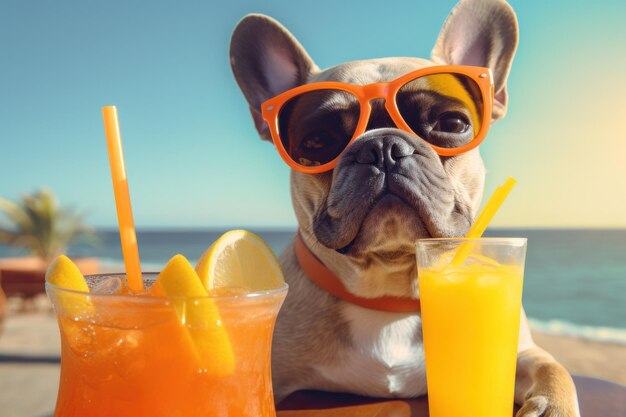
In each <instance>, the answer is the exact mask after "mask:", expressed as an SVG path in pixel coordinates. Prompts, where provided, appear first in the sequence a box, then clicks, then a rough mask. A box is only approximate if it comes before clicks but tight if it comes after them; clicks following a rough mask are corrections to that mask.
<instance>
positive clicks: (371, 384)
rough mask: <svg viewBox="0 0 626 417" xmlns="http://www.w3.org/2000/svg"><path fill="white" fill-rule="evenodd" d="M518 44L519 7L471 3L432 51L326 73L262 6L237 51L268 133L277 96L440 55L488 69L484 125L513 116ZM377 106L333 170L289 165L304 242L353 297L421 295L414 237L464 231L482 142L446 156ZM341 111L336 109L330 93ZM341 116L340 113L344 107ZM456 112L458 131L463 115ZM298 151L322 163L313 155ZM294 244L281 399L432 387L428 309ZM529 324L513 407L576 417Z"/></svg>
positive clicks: (277, 360) (356, 291) (255, 111)
mask: <svg viewBox="0 0 626 417" xmlns="http://www.w3.org/2000/svg"><path fill="white" fill-rule="evenodd" d="M517 41H518V29H517V19H516V15H515V13H514V11H513V10H512V8H511V7H510V6H509V5H508V4H507V3H506V2H505V1H502V0H462V1H461V2H460V3H459V4H458V5H457V6H456V7H455V8H454V9H453V10H452V12H451V14H450V15H449V17H448V19H447V20H446V22H445V23H444V25H443V28H442V30H441V33H440V35H439V38H438V39H437V42H436V44H435V46H434V49H433V51H432V54H431V57H430V59H424V58H414V57H404V58H382V59H370V60H362V61H353V62H346V63H343V64H339V65H337V66H334V67H332V68H328V69H325V70H320V69H319V68H318V67H317V66H316V65H315V63H314V62H313V60H312V59H311V58H310V56H309V55H308V53H307V52H306V51H305V49H304V48H303V47H302V46H301V44H300V43H299V42H298V41H297V40H296V39H295V38H294V36H293V35H292V34H291V33H290V32H289V31H288V30H287V29H286V28H284V27H283V26H282V25H281V24H280V23H278V22H277V21H275V20H273V19H272V18H270V17H268V16H264V15H259V14H252V15H248V16H246V17H244V18H243V19H242V20H241V21H240V22H239V24H238V25H237V27H236V28H235V30H234V33H233V35H232V40H231V45H230V59H231V66H232V70H233V73H234V75H235V78H236V80H237V83H238V84H239V86H240V88H241V90H242V92H243V94H244V96H245V98H246V100H247V102H248V104H249V107H250V112H251V115H252V119H253V121H254V124H255V126H256V129H257V130H258V132H259V135H260V136H261V138H263V139H266V140H269V141H271V140H272V139H271V134H270V127H269V126H268V124H267V123H266V122H265V120H264V119H263V117H262V111H261V105H262V103H264V102H265V101H266V100H268V99H270V98H272V97H274V96H276V95H278V94H280V93H283V92H285V91H287V90H290V89H293V88H295V87H298V86H301V85H305V84H309V83H314V82H321V81H339V82H345V83H350V84H354V85H368V84H372V83H379V82H389V81H391V80H394V79H396V78H398V77H400V76H402V75H403V74H406V73H408V72H411V71H415V70H417V69H420V68H427V67H431V66H434V65H471V66H479V67H487V68H489V69H490V70H491V72H492V74H493V75H492V76H493V107H492V112H491V114H490V115H485V119H486V122H485V123H489V121H490V122H491V123H493V122H495V121H497V120H499V119H501V118H502V117H503V116H504V115H505V113H506V109H507V86H506V82H507V76H508V74H509V70H510V68H511V64H512V61H513V56H514V54H515V50H516V48H517ZM340 101H341V100H337V102H340ZM371 105H372V113H371V116H370V118H369V122H368V124H367V128H366V130H365V131H364V133H363V134H361V135H360V136H358V137H357V138H356V139H355V140H353V141H352V142H350V144H349V146H347V147H346V149H345V150H344V151H343V153H341V155H340V156H339V158H338V159H337V161H336V165H335V166H334V168H333V169H332V170H329V171H327V172H323V173H316V174H310V173H303V172H300V171H299V170H292V172H291V195H292V202H293V207H294V209H295V214H296V217H297V220H298V224H299V235H300V237H299V238H298V239H301V241H302V243H303V244H304V245H305V246H306V247H307V248H308V249H309V250H310V252H311V253H312V254H313V255H314V256H315V258H316V259H318V260H319V261H320V263H322V264H323V265H324V266H325V267H326V268H328V269H329V270H330V271H332V273H334V274H335V275H336V277H338V279H339V280H340V281H341V284H343V287H344V288H345V290H346V291H347V293H349V295H351V296H354V297H358V298H361V299H373V298H377V297H398V298H409V299H410V298H413V299H415V298H418V297H419V293H418V287H417V278H416V277H417V270H416V261H415V254H414V251H415V241H416V240H417V239H418V238H423V237H459V236H464V235H465V233H466V232H467V231H468V229H469V227H470V226H471V224H472V222H473V220H474V217H475V216H476V214H477V210H478V208H479V205H480V201H481V199H482V197H483V189H484V180H485V168H484V165H483V162H482V159H481V156H480V153H479V150H478V148H476V149H472V150H470V151H468V152H465V153H462V154H459V155H455V156H440V155H439V154H438V153H436V152H435V151H434V150H433V148H432V147H431V146H429V145H428V144H426V143H425V142H424V141H423V140H420V139H419V138H418V137H417V136H416V135H415V134H411V133H409V132H407V131H406V130H404V129H399V128H398V127H397V126H396V125H395V124H394V123H393V121H392V120H391V118H390V117H389V114H387V111H386V110H385V108H384V106H383V105H382V103H380V101H378V102H377V101H373V102H372V103H371ZM299 106H300V107H299V108H298V109H297V111H298V114H299V115H306V117H313V118H314V117H315V116H316V115H317V114H318V113H319V112H321V111H325V112H328V111H329V105H328V103H325V104H324V106H322V105H321V103H315V102H312V101H311V100H308V101H305V102H304V103H300V104H299ZM333 110H336V111H337V112H338V111H339V109H333V107H332V104H331V105H330V111H331V112H332V111H333ZM489 118H490V120H489ZM336 120H337V123H342V119H341V117H338V118H336ZM446 123H452V125H449V124H448V125H447V126H448V128H449V129H455V123H457V124H458V121H454V120H453V121H451V122H450V121H446ZM303 126H304V125H303V124H302V125H301V124H299V123H298V120H296V121H295V122H294V124H293V126H290V129H292V130H294V129H295V131H296V133H298V129H303V128H304V127H303ZM450 126H451V127H450ZM323 128H326V127H323ZM300 162H301V163H302V164H304V165H312V166H315V165H319V162H318V161H313V160H311V158H301V160H300ZM296 244H297V239H296V242H295V243H292V244H290V245H289V246H288V247H287V248H286V249H285V250H284V252H283V253H282V254H281V255H280V257H279V261H280V264H281V267H282V269H283V272H284V275H285V279H286V281H287V282H288V284H289V294H288V296H287V298H286V301H285V303H284V305H283V308H282V310H281V312H280V314H279V316H278V320H277V323H276V328H275V333H274V342H273V353H272V375H273V386H274V390H275V399H276V401H277V402H280V401H281V400H282V399H284V398H285V397H286V396H288V395H289V394H290V393H293V392H295V391H297V390H302V389H315V390H323V391H335V392H348V393H354V394H360V395H365V396H373V397H403V398H410V397H417V396H420V395H424V394H426V375H425V364H424V352H423V343H422V326H421V316H420V314H419V312H383V311H378V310H375V309H370V308H366V307H363V306H360V305H357V304H355V303H352V302H350V301H346V299H344V298H338V297H336V296H334V295H331V294H330V293H329V292H328V291H326V290H324V289H322V288H321V287H320V286H319V285H317V284H316V283H314V282H313V281H312V280H311V277H310V276H308V275H307V274H306V273H305V271H304V269H303V267H302V265H301V262H300V261H299V259H298V256H297V253H296ZM520 328H521V330H520V338H519V348H518V358H517V374H516V386H515V402H516V403H517V404H518V405H520V406H521V408H520V410H519V412H518V414H517V416H518V417H531V416H533V417H534V416H561V417H575V416H579V410H578V403H577V396H576V389H575V386H574V383H573V380H572V378H571V376H570V375H569V374H568V372H567V371H566V370H565V369H564V368H563V367H562V366H561V365H560V364H559V363H557V362H556V360H555V359H554V358H553V357H552V356H551V355H550V354H548V353H547V352H545V351H544V350H542V349H541V348H539V347H538V346H536V345H535V344H534V342H533V340H532V337H531V333H530V330H529V327H528V323H527V320H526V317H525V315H524V314H522V320H521V326H520Z"/></svg>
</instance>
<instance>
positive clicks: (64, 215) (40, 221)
mask: <svg viewBox="0 0 626 417" xmlns="http://www.w3.org/2000/svg"><path fill="white" fill-rule="evenodd" d="M0 212H3V213H4V215H5V217H6V218H7V219H8V222H3V223H0V244H2V243H5V244H10V245H13V246H18V247H23V248H26V249H27V250H28V251H29V252H30V253H31V255H33V256H36V257H37V258H39V259H41V260H42V261H44V262H45V263H46V264H47V263H49V262H50V261H52V260H53V259H54V258H56V257H57V256H58V255H60V254H62V253H64V252H65V251H66V249H67V247H68V246H69V245H70V244H71V243H74V242H77V241H79V240H83V241H86V242H95V241H96V240H97V235H96V233H95V231H94V230H93V229H92V228H91V227H89V226H86V225H85V224H84V223H83V219H84V215H83V214H80V213H75V212H74V211H73V210H69V209H63V208H59V207H58V205H57V201H56V198H55V197H54V195H53V194H52V193H51V192H50V191H48V190H39V191H35V192H34V193H32V194H30V195H24V196H22V197H21V198H20V201H19V202H13V201H11V200H7V199H3V198H0Z"/></svg>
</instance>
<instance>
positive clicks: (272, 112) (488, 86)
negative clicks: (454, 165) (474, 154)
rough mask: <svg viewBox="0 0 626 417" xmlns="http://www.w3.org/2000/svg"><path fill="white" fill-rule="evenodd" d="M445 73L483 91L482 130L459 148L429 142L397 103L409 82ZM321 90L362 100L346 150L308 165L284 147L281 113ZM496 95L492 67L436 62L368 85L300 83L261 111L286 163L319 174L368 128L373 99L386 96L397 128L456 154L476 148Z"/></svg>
mask: <svg viewBox="0 0 626 417" xmlns="http://www.w3.org/2000/svg"><path fill="white" fill-rule="evenodd" d="M444 73H445V74H460V75H465V76H467V77H469V78H470V79H472V80H474V82H476V84H477V85H478V87H479V89H480V92H481V94H482V100H483V108H482V111H483V113H482V114H483V123H481V127H480V130H479V131H478V134H477V135H476V136H475V137H474V139H472V140H471V141H470V142H468V143H466V144H465V145H463V146H461V147H458V148H442V147H439V146H436V145H433V144H432V143H429V142H428V141H426V140H425V139H423V138H421V137H420V136H419V135H418V134H417V133H415V132H414V131H413V130H412V129H411V128H410V127H409V125H408V124H407V123H406V122H405V121H404V118H403V117H402V115H401V114H400V110H399V109H398V105H397V103H396V95H397V93H398V91H399V90H400V89H401V88H402V87H403V86H404V85H406V84H407V83H409V82H411V81H414V80H416V79H418V78H420V77H423V76H427V75H433V74H444ZM318 90H339V91H344V92H346V93H349V94H351V95H353V96H354V97H355V98H356V99H357V100H358V101H359V107H360V109H359V111H360V113H359V120H358V122H357V125H356V128H355V130H354V134H353V135H352V138H351V139H350V141H349V142H348V143H347V144H346V147H345V148H344V150H343V151H341V152H340V153H339V155H337V157H335V159H333V160H332V161H329V162H327V163H325V164H322V165H318V166H305V165H301V164H299V163H298V162H296V161H295V160H293V159H292V158H291V157H290V156H289V154H288V153H287V150H286V149H285V147H284V145H283V142H282V140H281V139H280V132H279V122H278V116H279V114H280V111H281V109H282V107H283V106H284V105H285V103H287V102H288V101H289V100H291V99H292V98H294V97H297V96H298V95H301V94H303V93H308V92H311V91H318ZM493 95H494V86H493V76H492V73H491V70H490V69H489V68H484V67H475V66H468V65H436V66H432V67H427V68H421V69H418V70H416V71H411V72H409V73H408V74H405V75H403V76H401V77H399V78H396V79H395V80H392V81H389V82H379V83H373V84H367V85H354V84H348V83H343V82H338V81H321V82H315V83H311V84H304V85H301V86H299V87H296V88H292V89H291V90H287V91H285V92H283V93H281V94H278V95H277V96H274V97H272V98H270V99H269V100H267V101H265V102H263V104H262V105H261V114H262V116H263V119H264V120H265V122H266V123H267V125H268V127H269V129H270V133H271V135H272V140H273V141H274V145H275V146H276V149H278V153H279V154H280V156H281V158H282V159H283V160H284V161H285V162H286V163H287V165H289V166H290V167H291V168H293V169H294V170H296V171H299V172H303V173H305V174H320V173H322V172H326V171H330V170H331V169H333V168H334V167H335V165H336V164H337V160H338V159H339V157H340V156H341V154H343V152H345V149H347V148H348V147H349V146H350V145H351V144H352V142H354V141H355V140H356V138H358V137H359V136H361V135H362V134H363V133H365V131H366V129H367V123H368V122H369V118H370V115H371V112H372V104H371V102H372V101H373V100H377V99H384V101H385V109H386V110H387V113H389V116H390V117H391V119H392V120H393V122H394V123H395V124H396V127H397V128H398V129H401V130H404V131H406V132H409V133H411V134H413V135H415V136H417V137H418V138H419V139H420V140H422V141H424V142H425V143H427V144H428V145H429V146H430V147H431V148H433V149H434V150H435V152H437V154H438V155H440V156H455V155H460V154H462V153H465V152H468V151H470V150H472V149H474V148H476V147H477V146H478V145H480V143H481V142H482V141H483V140H484V139H485V136H486V135H487V132H488V131H489V126H490V124H491V123H484V120H485V119H487V118H489V119H490V118H491V112H492V108H493Z"/></svg>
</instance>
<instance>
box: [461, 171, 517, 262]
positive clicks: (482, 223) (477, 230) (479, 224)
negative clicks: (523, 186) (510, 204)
mask: <svg viewBox="0 0 626 417" xmlns="http://www.w3.org/2000/svg"><path fill="white" fill-rule="evenodd" d="M516 183H517V181H516V180H515V178H513V177H509V178H507V180H506V181H505V183H504V184H502V185H501V186H500V187H498V188H496V191H494V193H493V194H492V195H491V198H490V199H489V201H487V204H485V207H484V208H483V211H481V212H480V214H479V215H478V217H477V218H476V221H475V222H474V224H473V225H472V227H470V230H469V232H467V235H466V236H465V238H466V239H476V238H479V237H481V236H482V235H483V233H484V232H485V229H487V225H488V224H489V223H491V220H492V219H493V216H495V215H496V212H497V211H498V209H499V208H500V206H501V205H502V203H503V202H504V200H505V199H506V198H507V196H508V195H509V193H510V192H511V190H512V189H513V187H514V186H515V184H516ZM471 250H472V245H471V242H465V243H463V244H462V245H461V246H460V247H459V250H458V251H457V253H456V255H454V258H453V259H452V265H461V264H462V263H463V262H464V261H465V258H467V255H469V253H470V251H471Z"/></svg>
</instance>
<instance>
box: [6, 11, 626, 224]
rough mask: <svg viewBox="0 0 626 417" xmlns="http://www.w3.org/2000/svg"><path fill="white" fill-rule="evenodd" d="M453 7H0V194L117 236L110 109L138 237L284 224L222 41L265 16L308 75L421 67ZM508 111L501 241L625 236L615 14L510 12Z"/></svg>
mask: <svg viewBox="0 0 626 417" xmlns="http://www.w3.org/2000/svg"><path fill="white" fill-rule="evenodd" d="M455 3H456V2H455V1H449V0H442V1H436V2H435V1H431V2H425V1H415V0H414V1H386V2H384V3H380V2H377V1H376V2H375V1H342V2H336V1H326V0H324V1H318V2H299V1H295V2H294V1H245V2H243V1H231V2H220V3H218V2H208V1H181V2H176V4H175V3H174V2H164V1H150V2H148V1H144V2H127V1H107V2H106V3H103V2H85V1H55V2H51V1H49V2H38V3H37V4H36V6H34V5H33V3H31V2H24V1H2V2H0V126H1V127H0V196H3V197H8V198H17V197H18V196H19V195H20V194H24V193H27V192H31V191H33V190H35V189H37V188H40V187H47V188H50V189H52V190H53V191H54V192H55V193H56V194H57V195H58V197H59V199H60V201H61V203H62V204H63V205H67V206H72V207H76V208H78V209H81V210H86V211H87V212H88V213H89V216H88V221H89V222H90V223H92V224H94V225H97V226H114V225H115V221H116V218H115V208H114V204H113V192H112V187H111V182H110V177H109V171H108V169H109V167H108V161H107V156H106V147H105V142H104V134H103V129H102V119H101V113H100V108H101V107H102V106H103V105H109V104H115V105H117V106H118V111H119V114H120V123H121V130H122V137H123V140H124V151H125V154H126V164H127V170H128V175H129V181H130V187H131V196H132V200H133V208H134V211H135V222H136V224H137V226H138V227H176V226H184V227H198V228H206V227H215V226H218V227H223V226H240V227H246V226H254V227H259V226H268V227H269V226H272V227H273V226H285V227H291V226H293V225H294V224H295V218H294V216H293V214H292V208H291V204H290V199H289V170H288V168H287V167H286V166H285V165H284V163H283V162H282V161H281V159H280V158H279V156H278V155H277V153H276V152H275V150H274V148H273V146H272V145H270V144H269V143H266V142H261V140H260V139H259V138H258V136H257V134H256V131H255V129H254V127H253V124H252V122H251V120H250V117H249V113H248V110H247V104H246V103H245V100H244V99H243V96H242V94H241V93H240V91H239V89H238V87H237V85H236V83H235V81H234V79H233V77H232V74H231V72H230V67H229V63H228V45H229V39H230V34H231V32H232V29H233V28H234V26H235V25H236V23H237V21H238V20H239V19H240V18H241V17H242V16H244V15H245V14H247V13H252V12H260V13H266V14H269V15H271V16H273V17H275V18H276V19H278V20H279V21H281V22H282V23H283V24H284V25H285V26H287V27H288V28H289V29H290V30H291V31H292V33H294V35H295V36H296V37H297V38H298V39H299V40H300V42H301V43H302V44H303V45H304V46H305V48H307V50H308V51H309V53H310V55H311V56H312V57H313V59H314V60H315V61H316V63H317V64H318V66H320V67H322V68H324V67H328V66H332V65H335V64H337V63H340V62H343V61H347V60H354V59H365V58H375V57H382V56H423V57H426V56H428V55H429V53H430V50H431V48H432V45H433V44H434V42H435V40H436V37H437V34H438V33H439V29H440V27H441V24H442V23H443V21H444V19H445V17H446V16H447V14H448V13H449V11H450V10H451V8H452V7H453V6H454V4H455ZM511 4H512V5H513V7H514V8H515V9H516V12H517V13H518V18H519V20H520V28H521V43H520V49H519V52H518V56H517V58H516V60H515V62H514V67H513V71H512V73H511V76H510V78H509V91H510V100H511V101H510V108H509V115H508V116H507V118H506V119H504V120H503V121H501V122H499V123H498V124H496V125H495V126H494V127H493V129H492V131H491V133H490V135H489V137H488V138H487V139H486V141H485V143H484V145H482V147H481V152H482V154H483V157H484V159H485V163H486V166H487V168H488V177H487V193H490V192H491V191H492V190H493V188H494V187H495V186H496V185H497V184H498V183H501V182H502V181H503V180H504V179H505V178H506V176H508V175H514V176H516V177H517V178H518V180H519V181H520V182H519V185H518V187H517V188H516V190H515V191H514V193H513V195H512V196H511V198H510V202H507V206H505V207H506V210H503V212H502V213H501V214H499V216H498V219H497V223H496V224H498V225H501V226H544V227H572V226H574V227H594V226H605V227H614V226H621V227H624V226H626V164H625V163H624V162H623V159H624V157H625V156H626V135H625V134H624V131H625V129H624V127H623V126H622V123H623V121H624V120H626V105H625V104H624V103H625V102H624V97H626V83H624V81H623V74H624V73H626V25H624V23H623V22H624V21H626V3H624V2H623V1H604V2H602V3H596V2H592V1H590V0H584V1H576V2H572V1H565V0H559V1H551V2H540V1H522V0H517V1H511Z"/></svg>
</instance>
